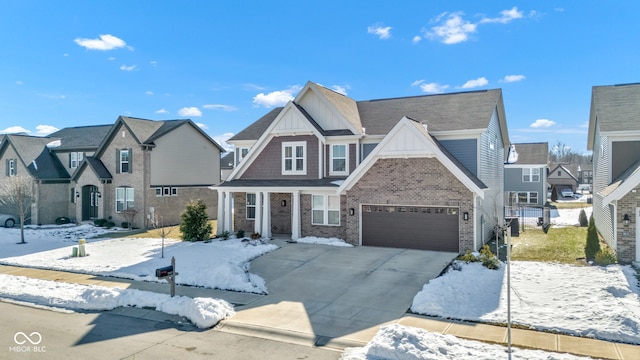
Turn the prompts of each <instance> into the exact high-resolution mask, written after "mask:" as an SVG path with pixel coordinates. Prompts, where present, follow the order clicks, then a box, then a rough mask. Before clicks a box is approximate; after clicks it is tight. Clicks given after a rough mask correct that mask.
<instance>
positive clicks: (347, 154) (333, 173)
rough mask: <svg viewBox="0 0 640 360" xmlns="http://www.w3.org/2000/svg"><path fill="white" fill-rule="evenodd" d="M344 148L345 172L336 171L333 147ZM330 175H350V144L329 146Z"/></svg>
mask: <svg viewBox="0 0 640 360" xmlns="http://www.w3.org/2000/svg"><path fill="white" fill-rule="evenodd" d="M334 146H344V171H336V170H334V169H333V160H334V159H335V158H334V156H333V147H334ZM329 153H330V156H329V175H349V144H331V145H329Z"/></svg>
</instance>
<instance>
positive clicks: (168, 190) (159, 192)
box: [154, 186, 178, 197]
mask: <svg viewBox="0 0 640 360" xmlns="http://www.w3.org/2000/svg"><path fill="white" fill-rule="evenodd" d="M154 189H155V190H156V196H157V197H160V196H178V188H176V187H173V186H171V187H170V186H162V187H156V188H154Z"/></svg>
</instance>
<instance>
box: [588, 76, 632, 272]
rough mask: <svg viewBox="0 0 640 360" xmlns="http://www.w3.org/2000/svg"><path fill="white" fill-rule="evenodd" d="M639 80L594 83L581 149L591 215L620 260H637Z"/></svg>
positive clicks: (625, 261)
mask: <svg viewBox="0 0 640 360" xmlns="http://www.w3.org/2000/svg"><path fill="white" fill-rule="evenodd" d="M638 104H640V84H625V85H613V86H594V87H593V90H592V95H591V113H590V118H589V137H588V139H587V149H588V150H592V151H593V216H594V219H595V221H596V226H597V228H598V231H599V232H600V234H601V235H602V237H603V238H604V240H605V241H606V242H607V244H609V246H610V247H611V248H612V249H613V250H615V252H616V254H617V256H618V260H619V261H620V262H623V263H630V262H633V261H638V262H640V240H639V239H640V227H639V226H638V222H639V221H640V121H638V119H639V118H640V107H639V106H638Z"/></svg>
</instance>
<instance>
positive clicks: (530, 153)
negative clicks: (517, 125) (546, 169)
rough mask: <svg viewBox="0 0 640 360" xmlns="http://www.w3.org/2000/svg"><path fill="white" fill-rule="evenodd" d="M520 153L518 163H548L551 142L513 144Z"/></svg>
mask: <svg viewBox="0 0 640 360" xmlns="http://www.w3.org/2000/svg"><path fill="white" fill-rule="evenodd" d="M513 145H515V147H516V152H517V153H518V161H516V163H515V164H516V165H538V164H543V165H546V164H547V161H548V158H549V143H547V142H539V143H519V144H513Z"/></svg>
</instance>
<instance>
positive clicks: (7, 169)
mask: <svg viewBox="0 0 640 360" xmlns="http://www.w3.org/2000/svg"><path fill="white" fill-rule="evenodd" d="M5 162H6V165H7V166H6V174H5V175H7V176H9V159H7V160H5Z"/></svg>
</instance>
